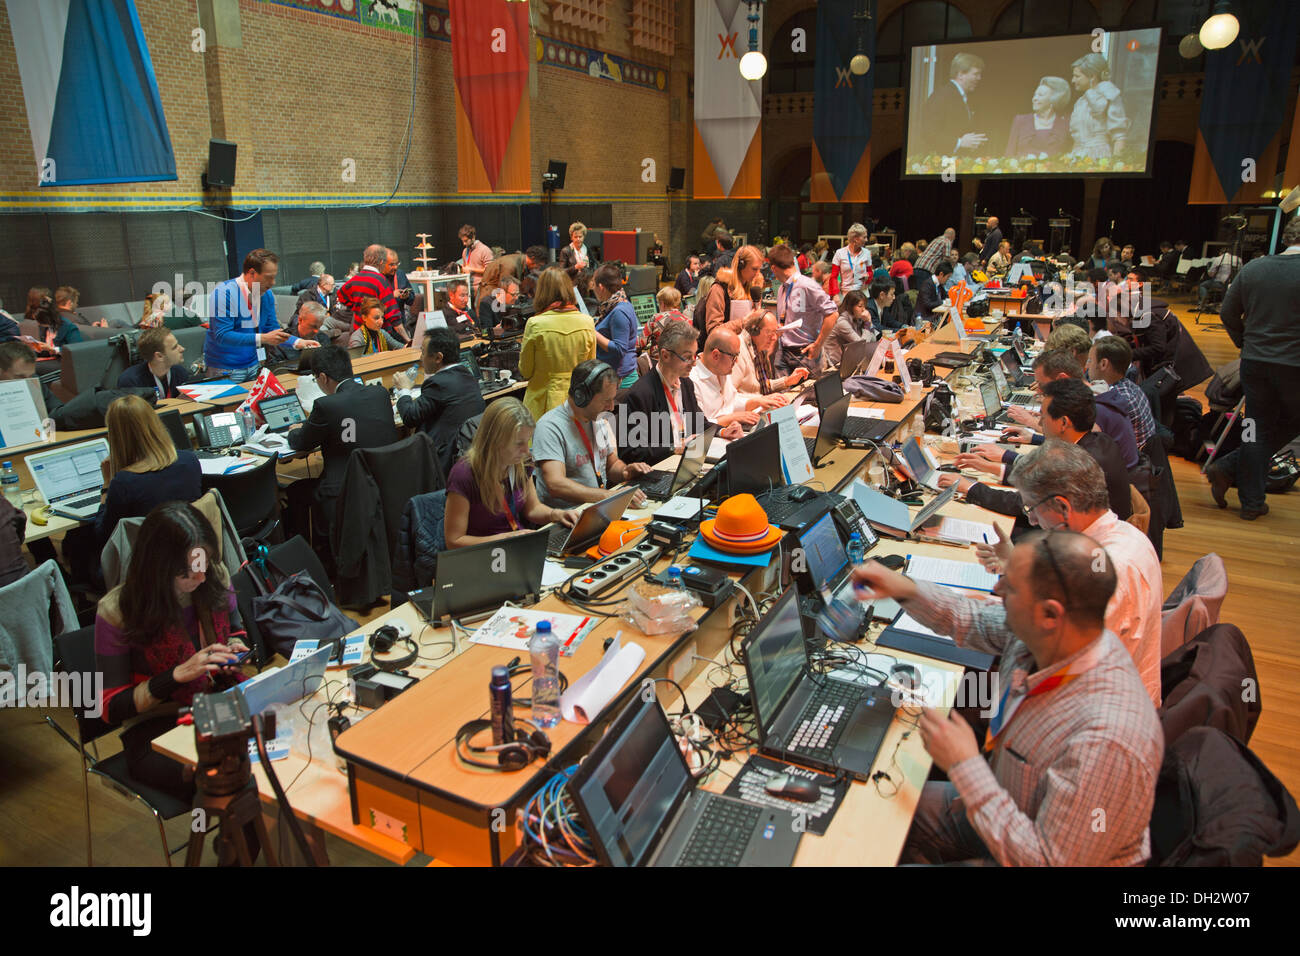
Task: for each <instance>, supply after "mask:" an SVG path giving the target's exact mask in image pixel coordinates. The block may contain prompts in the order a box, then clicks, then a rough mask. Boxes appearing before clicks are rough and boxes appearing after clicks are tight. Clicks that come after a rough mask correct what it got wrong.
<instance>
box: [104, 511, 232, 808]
mask: <svg viewBox="0 0 1300 956" xmlns="http://www.w3.org/2000/svg"><path fill="white" fill-rule="evenodd" d="M244 637H245V635H244V628H243V625H242V623H241V621H240V618H239V610H238V607H237V605H236V603H235V592H234V590H233V589H232V588H231V586H230V580H229V577H228V575H227V574H226V569H225V567H224V566H223V565H222V563H221V546H220V544H219V543H218V538H217V534H216V532H215V531H214V530H213V527H212V525H211V524H209V523H208V520H207V519H206V518H205V517H204V516H203V515H202V514H201V513H200V512H199V510H198V509H197V508H195V507H194V506H193V505H191V504H188V503H186V502H183V501H169V502H165V503H164V504H160V505H158V506H157V507H156V508H154V509H153V511H151V512H149V515H148V516H147V517H146V518H145V520H144V523H143V524H142V525H141V526H140V533H139V536H138V538H137V539H136V543H135V548H134V549H133V550H132V552H131V561H130V564H129V566H128V567H127V571H126V578H125V580H123V582H122V583H121V584H120V585H118V586H117V587H115V588H113V590H111V591H109V592H108V593H107V594H105V595H104V596H103V597H102V598H101V599H100V601H99V607H98V609H97V611H96V614H95V666H96V669H97V670H98V671H100V672H101V673H102V674H103V675H104V689H103V699H102V701H101V706H102V708H103V719H104V720H105V721H107V722H108V723H110V724H120V725H121V726H122V735H121V736H122V749H123V751H124V752H125V754H126V763H127V768H128V769H129V770H130V771H131V775H132V776H133V777H135V778H136V779H137V780H140V781H141V782H143V783H146V784H148V785H150V786H152V787H156V788H157V789H159V790H163V791H165V792H166V793H169V794H172V795H173V796H175V797H177V798H178V799H180V800H189V799H191V798H192V797H193V795H194V783H193V781H192V780H189V781H187V780H186V779H185V774H184V768H183V767H182V766H181V765H180V764H179V763H177V762H176V761H174V760H170V759H168V758H167V757H164V756H163V755H162V754H160V753H156V752H155V751H154V750H153V747H152V742H153V739H154V738H155V737H157V736H159V735H160V734H162V733H165V732H166V731H168V730H170V729H171V728H172V727H175V726H176V714H177V712H178V711H179V710H180V709H181V708H182V707H185V706H188V705H189V704H190V703H191V702H192V701H193V699H194V695H195V694H201V693H209V692H213V691H221V690H224V689H226V688H227V687H230V686H232V685H234V684H236V683H238V682H239V681H241V680H243V679H244V678H243V675H242V674H241V673H240V672H239V671H238V670H236V669H235V668H234V664H235V662H236V660H237V659H238V657H239V655H240V654H242V653H243V652H244V651H246V650H247V649H248V648H247V646H246V644H245V643H244Z"/></svg>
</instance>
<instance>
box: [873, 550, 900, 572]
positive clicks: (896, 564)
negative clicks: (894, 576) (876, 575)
mask: <svg viewBox="0 0 1300 956" xmlns="http://www.w3.org/2000/svg"><path fill="white" fill-rule="evenodd" d="M876 560H877V561H879V562H880V563H881V564H883V565H884V566H885V567H887V568H889V570H891V571H901V570H903V567H904V566H905V565H906V564H907V558H905V557H903V556H902V555H901V554H883V555H881V556H880V557H878V558H876Z"/></svg>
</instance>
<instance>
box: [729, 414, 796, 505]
mask: <svg viewBox="0 0 1300 956" xmlns="http://www.w3.org/2000/svg"><path fill="white" fill-rule="evenodd" d="M723 462H724V465H723V467H725V468H726V469H727V475H726V479H727V485H726V487H727V494H729V495H743V494H750V495H754V496H758V495H761V494H764V493H766V492H768V491H771V490H772V489H773V488H781V487H783V486H784V485H785V472H783V471H782V470H781V430H780V428H779V427H777V426H776V425H764V426H763V427H762V428H755V429H754V430H753V431H752V432H750V433H749V434H748V435H743V436H741V437H740V438H737V439H736V440H735V441H733V442H731V443H729V444H728V445H727V454H726V456H725V457H724V458H723ZM768 518H769V520H771V516H770V515H769V516H768Z"/></svg>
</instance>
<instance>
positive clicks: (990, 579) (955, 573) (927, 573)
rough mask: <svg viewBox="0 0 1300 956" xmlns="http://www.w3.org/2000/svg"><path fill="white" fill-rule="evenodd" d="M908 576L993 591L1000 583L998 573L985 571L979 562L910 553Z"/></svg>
mask: <svg viewBox="0 0 1300 956" xmlns="http://www.w3.org/2000/svg"><path fill="white" fill-rule="evenodd" d="M907 576H908V577H910V578H915V579H917V580H918V581H930V582H932V583H934V584H944V585H947V586H948V587H951V588H969V589H971V590H973V591H992V590H993V585H995V584H997V583H998V578H997V575H996V574H990V573H989V572H987V571H985V570H984V567H983V565H981V564H979V563H978V562H975V561H952V560H950V559H948V558H931V557H928V556H927V555H922V554H911V555H908V561H907Z"/></svg>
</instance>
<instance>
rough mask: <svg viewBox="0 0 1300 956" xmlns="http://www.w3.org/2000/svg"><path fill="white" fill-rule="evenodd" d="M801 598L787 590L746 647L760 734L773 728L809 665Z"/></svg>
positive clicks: (751, 691) (755, 713)
mask: <svg viewBox="0 0 1300 956" xmlns="http://www.w3.org/2000/svg"><path fill="white" fill-rule="evenodd" d="M798 596H799V592H798V591H796V590H795V589H794V588H787V589H786V592H785V593H784V594H783V595H782V596H781V599H780V600H779V601H777V602H776V604H775V605H774V606H773V608H772V610H770V611H768V612H767V616H766V617H764V618H763V619H762V620H761V621H759V622H758V625H757V626H756V627H755V628H754V630H753V632H752V633H751V634H750V636H749V637H748V638H746V639H745V643H744V645H743V649H744V653H745V671H746V673H747V674H748V675H749V692H750V694H751V696H752V697H753V700H754V717H755V718H756V720H757V723H758V727H759V730H760V732H762V731H763V730H764V728H767V727H770V726H771V725H772V721H774V720H775V719H776V715H777V713H779V712H780V709H781V705H782V704H784V703H785V702H786V700H787V699H788V698H789V696H790V694H791V693H792V692H793V691H794V689H795V687H796V686H797V685H798V683H799V678H800V676H801V675H802V674H803V670H804V665H805V664H806V663H807V662H808V649H807V646H806V645H805V644H804V633H803V619H802V618H801V617H800V616H799V600H798Z"/></svg>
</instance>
